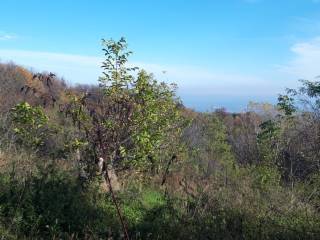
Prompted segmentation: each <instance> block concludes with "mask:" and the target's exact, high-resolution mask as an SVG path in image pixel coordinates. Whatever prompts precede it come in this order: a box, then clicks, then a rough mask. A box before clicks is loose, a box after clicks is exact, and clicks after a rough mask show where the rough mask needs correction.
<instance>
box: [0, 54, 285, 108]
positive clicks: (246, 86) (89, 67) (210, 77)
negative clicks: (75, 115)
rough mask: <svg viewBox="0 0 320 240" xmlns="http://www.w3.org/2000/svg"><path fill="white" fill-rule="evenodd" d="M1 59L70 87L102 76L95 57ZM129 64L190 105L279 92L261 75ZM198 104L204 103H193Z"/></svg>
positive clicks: (13, 56)
mask: <svg viewBox="0 0 320 240" xmlns="http://www.w3.org/2000/svg"><path fill="white" fill-rule="evenodd" d="M0 56H1V59H0V60H1V61H14V62H15V63H17V64H21V65H24V66H26V67H28V68H33V69H34V70H35V71H44V70H46V71H52V72H55V73H57V74H58V75H59V76H62V77H64V78H65V79H66V80H67V81H68V82H69V83H73V84H75V83H81V84H96V83H97V80H98V78H99V76H101V71H102V70H101V68H100V66H101V62H102V61H103V58H101V57H97V56H83V55H72V54H64V53H51V52H35V51H21V50H8V49H6V50H5V49H3V50H1V49H0ZM132 65H134V66H138V67H140V68H143V69H145V70H147V71H148V72H152V73H154V75H155V76H156V78H157V79H159V80H161V81H166V82H175V83H177V84H178V87H179V91H178V93H179V95H180V96H182V98H183V100H184V101H186V102H187V103H188V104H189V106H195V107H199V106H200V105H201V106H202V107H209V106H211V101H213V102H218V101H219V100H220V105H222V106H223V105H226V104H229V105H230V103H225V104H224V102H223V101H221V99H224V100H226V101H231V100H232V102H234V101H235V102H237V100H235V99H242V101H243V103H245V102H247V101H249V100H252V99H258V98H260V99H261V101H266V99H267V98H268V99H270V96H274V94H275V92H276V93H277V92H279V85H276V84H274V82H272V81H271V82H270V81H268V79H265V78H264V77H261V76H255V75H250V74H244V73H237V72H231V71H223V70H219V71H218V70H214V69H206V68H202V67H195V66H183V65H170V66H169V65H163V64H151V63H145V62H133V63H132ZM164 72H165V73H164ZM197 102H206V103H203V104H202V103H201V104H196V103H197ZM212 104H213V105H214V103H212ZM238 107H239V106H238ZM204 109H205V108H204Z"/></svg>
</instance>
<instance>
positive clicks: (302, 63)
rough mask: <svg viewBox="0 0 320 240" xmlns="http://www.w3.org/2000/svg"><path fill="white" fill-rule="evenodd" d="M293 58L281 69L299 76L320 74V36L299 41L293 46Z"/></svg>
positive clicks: (312, 76) (309, 76)
mask: <svg viewBox="0 0 320 240" xmlns="http://www.w3.org/2000/svg"><path fill="white" fill-rule="evenodd" d="M290 50H291V52H292V53H293V58H292V60H291V61H289V62H288V63H287V64H286V65H284V66H280V70H281V71H282V72H285V73H287V74H289V75H292V76H295V77H297V78H309V79H312V78H314V77H316V76H318V75H320V69H319V63H320V36H319V37H315V38H313V39H311V40H309V41H303V42H298V43H296V44H294V45H293V46H292V47H291V49H290Z"/></svg>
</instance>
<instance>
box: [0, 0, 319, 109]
mask: <svg viewBox="0 0 320 240" xmlns="http://www.w3.org/2000/svg"><path fill="white" fill-rule="evenodd" d="M0 4H1V5H0V61H1V62H8V61H13V62H15V63H17V64H21V65H23V66H25V67H27V68H29V69H32V70H33V71H51V72H55V73H57V74H58V75H59V76H61V77H63V78H64V79H65V80H66V81H67V82H68V83H70V84H77V83H82V84H97V79H98V77H99V76H100V75H101V68H100V66H101V62H102V61H103V54H102V51H101V48H102V46H101V39H102V38H105V39H110V38H113V39H119V38H120V37H122V36H123V37H125V38H126V39H127V41H128V43H129V49H130V50H132V51H133V52H134V54H133V55H132V56H131V57H130V59H129V60H130V64H132V65H136V66H139V67H140V68H144V69H146V70H147V71H149V72H153V73H154V75H155V76H156V78H158V79H159V80H160V81H166V82H175V83H177V85H178V87H179V88H178V95H179V96H180V97H181V99H182V101H183V102H184V104H185V105H186V106H188V107H190V108H193V109H196V110H199V111H207V110H214V109H216V108H220V107H225V108H226V109H227V110H229V111H242V110H244V109H245V108H246V106H247V103H248V102H249V101H256V102H271V103H275V102H276V100H277V96H278V94H279V93H283V92H284V90H285V89H286V88H287V87H290V88H291V87H297V86H298V85H299V82H298V80H299V79H309V80H315V77H316V76H318V75H320V68H319V63H320V0H184V1H183V0H135V1H132V0H123V1H108V0H77V1H73V0H55V1H49V0H25V1H22V0H1V2H0Z"/></svg>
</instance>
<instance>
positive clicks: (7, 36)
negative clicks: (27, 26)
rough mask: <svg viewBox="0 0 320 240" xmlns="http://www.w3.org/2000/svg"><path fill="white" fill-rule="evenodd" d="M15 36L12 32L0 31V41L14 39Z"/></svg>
mask: <svg viewBox="0 0 320 240" xmlns="http://www.w3.org/2000/svg"><path fill="white" fill-rule="evenodd" d="M16 37H17V36H16V35H14V34H9V33H6V32H3V31H0V41H5V40H11V39H15V38H16Z"/></svg>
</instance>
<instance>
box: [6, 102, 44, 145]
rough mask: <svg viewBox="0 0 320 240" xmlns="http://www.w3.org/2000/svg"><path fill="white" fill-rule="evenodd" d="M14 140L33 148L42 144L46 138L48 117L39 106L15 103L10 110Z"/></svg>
mask: <svg viewBox="0 0 320 240" xmlns="http://www.w3.org/2000/svg"><path fill="white" fill-rule="evenodd" d="M11 118H12V124H13V131H14V133H15V140H16V141H17V142H18V143H19V144H21V145H23V146H25V147H27V148H31V149H33V150H37V149H38V148H39V147H40V146H42V145H43V143H44V140H45V138H46V125H47V123H48V117H47V116H46V114H45V113H44V112H43V110H42V108H41V107H32V106H30V105H29V103H27V102H23V103H20V104H17V105H16V106H15V107H14V108H12V110H11Z"/></svg>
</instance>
